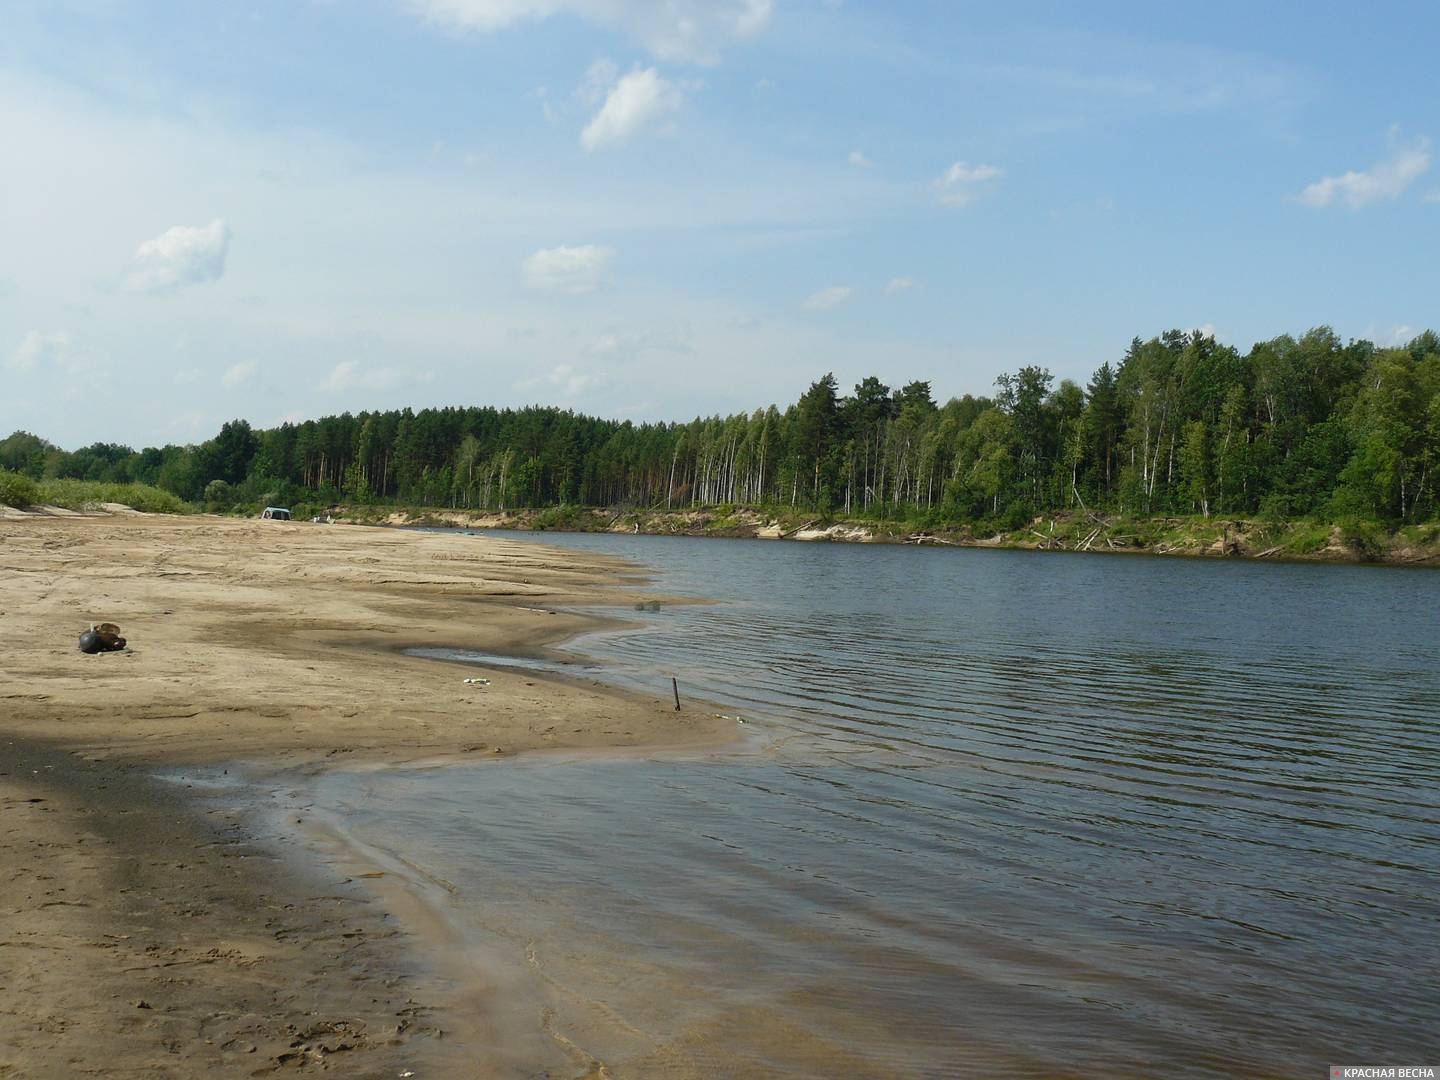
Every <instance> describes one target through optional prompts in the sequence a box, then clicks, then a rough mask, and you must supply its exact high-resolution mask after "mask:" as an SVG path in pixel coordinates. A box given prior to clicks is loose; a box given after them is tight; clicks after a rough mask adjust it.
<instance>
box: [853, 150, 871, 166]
mask: <svg viewBox="0 0 1440 1080" xmlns="http://www.w3.org/2000/svg"><path fill="white" fill-rule="evenodd" d="M846 160H847V161H849V162H850V164H851V165H854V166H855V167H856V168H857V169H869V168H871V167H872V166H874V164H875V163H874V162H873V161H871V160H870V159H869V158H868V157H866V156H865V154H864V151H861V150H851V151H850V156H849V157H848V158H846Z"/></svg>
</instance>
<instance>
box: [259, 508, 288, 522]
mask: <svg viewBox="0 0 1440 1080" xmlns="http://www.w3.org/2000/svg"><path fill="white" fill-rule="evenodd" d="M260 517H261V518H263V519H264V520H266V521H289V520H290V510H289V508H288V507H284V506H267V507H265V510H264V512H263V513H262V514H261V515H260Z"/></svg>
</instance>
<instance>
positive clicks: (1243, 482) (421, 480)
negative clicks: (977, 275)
mask: <svg viewBox="0 0 1440 1080" xmlns="http://www.w3.org/2000/svg"><path fill="white" fill-rule="evenodd" d="M0 469H5V470H9V471H10V473H11V474H15V473H18V474H23V475H24V476H27V477H29V478H31V479H33V480H37V481H38V480H45V479H49V478H65V477H70V478H75V479H77V480H85V481H98V482H106V483H120V484H125V483H143V484H149V485H154V486H155V487H158V488H160V489H163V490H164V491H167V492H171V493H173V494H174V495H176V496H178V497H179V498H181V499H184V500H186V501H187V502H190V503H193V504H199V505H204V506H206V507H207V508H209V509H212V510H220V511H228V510H244V511H253V510H254V509H255V508H257V507H260V506H263V505H266V504H295V505H305V506H310V505H314V506H327V505H336V504H347V505H357V504H370V503H374V504H396V505H406V506H412V507H418V506H428V507H455V508H472V509H497V510H498V509H516V508H522V507H547V506H561V505H565V506H608V507H646V508H659V509H665V508H671V509H675V508H683V507H693V506H714V505H723V504H730V505H742V504H743V505H751V506H757V507H765V506H772V507H778V506H786V507H796V508H805V509H808V510H813V511H816V512H817V513H820V514H827V515H844V516H846V517H854V518H877V519H919V520H924V521H927V522H931V523H945V522H957V523H958V522H971V523H974V522H983V523H987V524H994V525H996V526H999V527H1006V528H1014V527H1017V526H1018V525H1019V524H1020V523H1023V522H1025V521H1028V520H1030V519H1031V518H1032V517H1033V516H1034V515H1036V514H1042V513H1045V512H1047V511H1048V512H1054V511H1060V510H1065V509H1082V510H1089V511H1097V512H1114V513H1125V514H1131V515H1159V514H1175V513H1185V514H1196V515H1205V516H1206V517H1208V516H1211V515H1227V516H1237V515H1266V516H1271V517H1275V518H1300V517H1313V518H1318V519H1325V520H1339V519H1341V518H1352V517H1353V518H1361V519H1365V520H1370V521H1378V522H1385V523H1389V524H1392V525H1398V524H1403V523H1409V522H1417V521H1429V520H1433V519H1435V518H1436V517H1437V516H1440V502H1437V500H1440V338H1437V336H1436V335H1435V334H1434V333H1433V332H1431V331H1426V332H1425V333H1422V334H1420V335H1418V336H1417V337H1415V338H1414V339H1413V340H1412V341H1410V342H1409V343H1408V344H1406V345H1404V346H1401V347H1398V348H1380V347H1377V346H1376V345H1374V344H1372V343H1371V342H1368V341H1350V342H1344V341H1342V340H1341V339H1340V338H1339V337H1337V335H1336V334H1335V333H1334V332H1333V331H1331V330H1330V329H1329V328H1326V327H1320V328H1317V329H1314V330H1310V331H1309V332H1307V333H1305V334H1303V335H1301V336H1300V337H1291V336H1289V335H1285V336H1281V337H1277V338H1274V339H1273V340H1269V341H1264V342H1260V343H1258V344H1256V345H1254V346H1253V347H1252V348H1251V349H1250V350H1249V351H1248V352H1243V353H1242V352H1240V351H1239V350H1237V349H1236V348H1234V347H1232V346H1230V345H1226V344H1222V343H1220V342H1218V341H1217V340H1216V339H1215V338H1214V337H1211V336H1205V335H1202V334H1200V333H1198V332H1183V331H1170V332H1168V333H1165V334H1162V335H1160V336H1158V337H1153V338H1151V339H1149V340H1146V341H1142V340H1140V339H1139V338H1136V339H1135V340H1134V341H1133V342H1132V343H1131V345H1130V347H1129V348H1128V349H1127V350H1126V352H1125V354H1124V355H1123V356H1122V357H1120V358H1119V360H1118V362H1115V363H1110V362H1106V363H1102V364H1101V365H1100V366H1099V368H1098V369H1097V370H1096V371H1095V373H1094V374H1093V375H1092V376H1091V377H1090V379H1089V381H1088V382H1087V383H1086V385H1084V386H1081V385H1078V384H1077V383H1075V382H1072V381H1070V380H1062V381H1059V382H1058V383H1057V382H1056V380H1055V379H1054V377H1053V376H1052V375H1051V373H1050V372H1049V371H1048V370H1047V369H1045V368H1044V367H1040V366H1027V367H1023V368H1021V369H1020V370H1019V371H1016V372H1013V373H1007V374H1003V375H1001V376H1000V377H999V378H998V379H996V380H995V384H994V392H993V394H992V395H991V396H982V397H974V396H971V395H968V394H967V395H965V396H963V397H960V398H953V399H951V400H949V401H946V402H944V403H939V402H937V401H935V399H934V397H933V394H932V392H931V384H930V383H929V382H925V381H920V380H917V381H913V382H909V383H907V384H905V385H904V386H900V387H890V386H887V385H886V384H885V383H883V382H882V381H881V380H879V379H877V378H874V377H870V378H866V379H865V380H864V381H862V382H860V383H858V384H857V385H855V386H854V387H853V389H851V390H849V391H848V392H847V391H845V390H843V389H842V388H841V387H840V386H839V385H838V383H837V381H836V379H835V378H834V376H833V375H829V374H827V375H824V376H822V377H821V378H819V379H817V380H816V381H815V382H814V383H813V384H812V385H811V386H810V387H809V388H808V389H806V390H805V392H804V393H803V394H801V395H800V397H799V399H798V400H797V401H796V402H794V403H793V404H791V405H788V406H786V407H784V408H780V407H778V406H775V405H771V406H769V407H768V408H760V409H756V410H755V411H754V412H753V413H750V414H748V415H746V414H737V415H732V416H711V417H705V418H701V417H697V418H696V419H694V420H691V421H689V422H688V423H654V424H649V423H641V424H635V423H631V422H630V421H614V420H604V419H598V418H595V417H591V416H583V415H579V414H577V413H574V412H572V411H568V410H563V409H558V408H548V407H541V406H535V407H528V408H520V409H509V408H505V409H497V408H493V407H490V406H475V407H468V408H440V409H421V410H419V411H413V410H411V409H409V408H406V409H399V410H387V411H382V412H361V413H358V414H354V415H352V414H350V413H343V414H341V415H338V416H327V417H324V418H322V419H318V420H307V421H305V422H303V423H298V424H290V423H286V424H282V425H280V426H279V427H275V428H269V429H263V430H257V429H253V428H252V427H251V426H250V424H248V423H247V422H246V421H244V420H234V421H231V422H229V423H227V424H225V425H224V426H223V427H222V428H221V429H220V431H219V432H218V433H217V434H216V435H215V437H214V438H211V439H208V440H206V441H205V442H202V443H200V444H198V445H188V446H163V447H147V448H145V449H142V450H134V449H131V448H130V447H127V446H120V445H116V444H112V443H95V444H94V445H91V446H86V447H83V448H81V449H77V450H74V451H68V452H67V451H65V450H62V449H60V448H58V447H55V446H53V445H51V444H50V443H49V442H47V441H46V440H44V439H43V438H41V437H39V436H38V435H34V434H31V433H28V432H23V431H22V432H16V433H14V434H12V435H10V436H9V437H8V438H5V439H4V440H0ZM17 479H18V478H17Z"/></svg>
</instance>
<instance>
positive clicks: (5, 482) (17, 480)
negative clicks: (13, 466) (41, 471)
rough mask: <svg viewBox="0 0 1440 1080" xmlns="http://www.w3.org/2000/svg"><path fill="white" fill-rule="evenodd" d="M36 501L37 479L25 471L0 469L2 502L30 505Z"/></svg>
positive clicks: (0, 498)
mask: <svg viewBox="0 0 1440 1080" xmlns="http://www.w3.org/2000/svg"><path fill="white" fill-rule="evenodd" d="M33 502H35V481H34V480H31V479H30V477H28V476H26V475H24V474H23V473H17V472H11V471H10V470H9V469H0V504H3V505H5V506H29V505H31V504H32V503H33Z"/></svg>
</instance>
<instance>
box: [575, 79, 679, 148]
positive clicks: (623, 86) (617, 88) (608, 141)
mask: <svg viewBox="0 0 1440 1080" xmlns="http://www.w3.org/2000/svg"><path fill="white" fill-rule="evenodd" d="M592 70H593V69H592ZM684 101H685V95H684V93H683V92H682V91H681V89H680V87H679V86H678V85H677V84H676V83H673V82H671V81H670V80H668V79H665V78H663V77H662V76H661V75H660V73H659V72H658V71H656V70H655V69H654V68H653V67H652V68H636V69H635V70H634V71H632V72H630V74H628V75H626V76H625V77H624V78H622V79H621V80H620V81H619V82H617V83H615V85H614V86H613V87H611V89H610V93H609V95H608V96H607V97H606V98H605V104H603V105H601V106H600V111H599V112H597V113H596V114H595V116H594V117H593V118H592V119H591V121H590V123H588V124H586V125H585V130H584V131H582V132H581V133H580V145H581V146H583V147H585V149H586V150H599V149H602V148H603V147H606V146H618V145H620V144H621V143H623V142H625V141H627V140H628V139H629V138H630V137H631V136H632V135H636V134H638V133H640V132H641V131H644V130H645V129H646V128H649V127H653V126H655V125H656V124H658V123H659V122H661V121H662V120H664V119H665V118H666V117H667V116H670V115H671V114H672V113H674V112H676V111H677V110H678V109H679V108H680V106H681V104H683V103H684Z"/></svg>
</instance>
